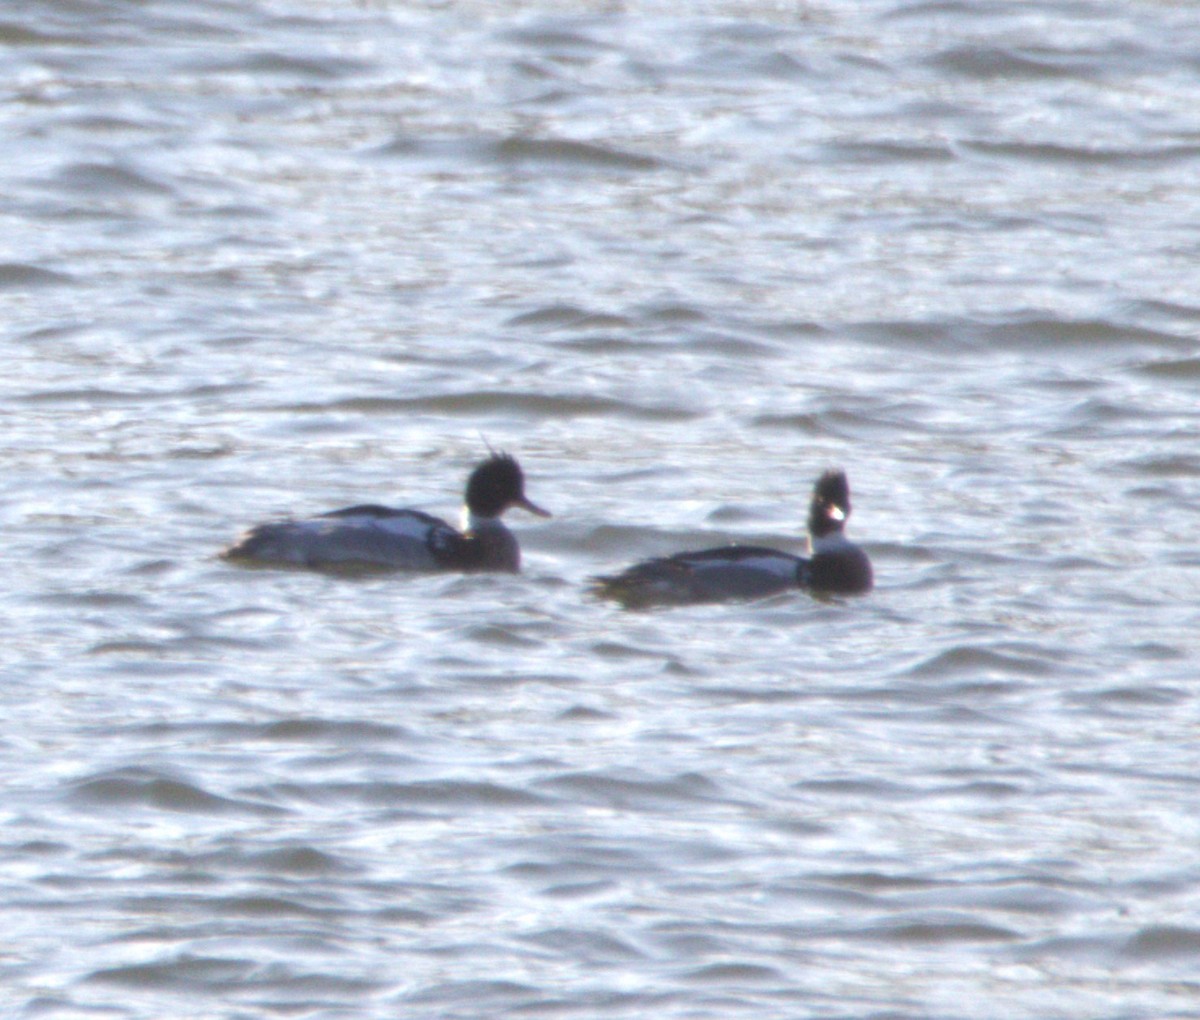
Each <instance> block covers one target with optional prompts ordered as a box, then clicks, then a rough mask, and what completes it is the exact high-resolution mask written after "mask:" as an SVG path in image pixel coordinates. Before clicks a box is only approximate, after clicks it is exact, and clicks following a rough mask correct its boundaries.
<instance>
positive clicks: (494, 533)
mask: <svg viewBox="0 0 1200 1020" xmlns="http://www.w3.org/2000/svg"><path fill="white" fill-rule="evenodd" d="M513 507H519V508H520V509H522V510H525V511H527V512H528V513H531V514H534V515H535V516H537V517H549V516H551V514H550V511H549V510H544V509H542V507H540V506H538V505H537V504H536V503H534V502H532V501H531V500H530V499H529V498H528V497H526V495H525V475H524V472H522V470H521V465H520V464H518V463H517V460H516V458H515V457H513V456H511V455H509V454H507V453H503V452H499V453H498V452H494V451H493V452H491V455H490V456H489V457H488V458H487V459H486V460H484V461H483V462H482V463H480V464H478V465H476V467H475V468H474V469H473V470H472V471H471V474H470V476H469V477H468V479H467V488H466V498H465V505H464V507H463V512H462V529H461V530H459V529H458V528H455V527H453V526H452V525H450V524H448V523H446V521H444V520H442V519H441V518H440V517H435V516H433V515H432V514H428V513H425V512H424V511H421V510H408V509H402V510H397V509H393V508H391V507H386V506H378V505H376V504H365V505H362V506H351V507H346V508H345V509H344V510H333V511H330V512H329V513H324V514H320V515H318V516H316V517H308V518H302V519H298V520H285V521H278V522H275V523H270V524H260V525H258V526H257V527H254V528H251V529H250V530H249V531H247V532H246V533H245V534H244V535H243V536H242V537H241V538H239V539H238V541H236V542H235V543H234V544H233V545H232V546H230V547H229V548H228V549H225V550H224V551H223V552H222V553H221V556H222V558H224V559H226V560H229V561H232V562H236V563H243V564H251V565H255V564H256V565H274V566H298V567H308V568H311V569H315V570H347V569H351V570H352V569H363V568H366V569H371V568H375V569H382V570H408V571H426V572H431V571H460V572H466V573H471V572H484V571H490V572H497V573H504V572H507V573H517V572H518V571H519V570H520V569H521V549H520V546H519V545H518V544H517V539H516V536H514V535H513V533H512V532H511V531H509V530H508V528H507V527H506V526H505V525H504V522H503V521H502V520H501V517H502V516H503V515H504V513H505V512H506V511H507V510H510V509H512V508H513Z"/></svg>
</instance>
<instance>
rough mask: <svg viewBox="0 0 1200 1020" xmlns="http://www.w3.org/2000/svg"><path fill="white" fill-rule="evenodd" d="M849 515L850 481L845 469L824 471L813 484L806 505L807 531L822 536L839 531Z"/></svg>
mask: <svg viewBox="0 0 1200 1020" xmlns="http://www.w3.org/2000/svg"><path fill="white" fill-rule="evenodd" d="M849 516H850V483H849V482H848V481H846V472H845V471H836V470H833V471H826V472H825V473H824V474H823V475H821V477H820V478H818V479H817V484H816V485H814V486H813V494H812V502H811V503H810V504H809V507H808V533H809V534H810V535H811V536H812V537H813V538H823V537H824V536H825V535H832V534H834V533H836V532H839V531H841V530H842V528H844V527H845V526H846V519H847V518H848V517H849Z"/></svg>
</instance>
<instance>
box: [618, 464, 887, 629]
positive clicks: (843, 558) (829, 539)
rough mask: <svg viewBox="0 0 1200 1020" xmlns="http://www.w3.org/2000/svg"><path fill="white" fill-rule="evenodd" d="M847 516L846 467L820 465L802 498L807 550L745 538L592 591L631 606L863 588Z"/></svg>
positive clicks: (628, 573) (651, 563)
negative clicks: (808, 498) (807, 498)
mask: <svg viewBox="0 0 1200 1020" xmlns="http://www.w3.org/2000/svg"><path fill="white" fill-rule="evenodd" d="M849 516H850V483H849V482H848V481H847V480H846V473H845V472H844V471H837V470H831V471H826V472H825V473H824V474H822V475H821V477H820V478H818V479H817V482H816V485H814V486H813V494H812V502H811V503H810V504H809V510H808V548H809V553H810V555H809V557H807V558H805V557H802V556H792V555H791V554H789V553H785V552H780V551H778V550H777V549H769V548H765V547H762V546H751V545H730V546H726V547H724V548H719V549H704V550H701V551H698V552H684V553H676V554H675V555H674V556H662V557H658V558H656V559H652V560H645V561H643V562H642V563H635V564H634V565H633V566H632V567H628V568H627V569H625V570H623V571H622V572H621V573H619V574H615V575H612V576H608V577H598V578H596V587H595V590H596V592H597V593H598V594H600V595H603V596H606V597H608V598H612V599H616V600H617V601H619V602H622V603H624V604H625V605H626V606H630V607H633V608H643V607H647V606H654V605H686V604H689V603H697V602H721V601H725V600H727V599H753V598H763V597H764V596H767V595H775V594H777V593H779V592H783V591H787V590H788V589H789V588H808V589H811V590H812V591H816V592H824V593H828V594H836V595H861V594H865V593H866V592H869V591H870V590H871V588H872V586H873V584H874V575H873V572H872V570H871V561H870V560H869V559H868V558H867V554H866V553H865V552H864V551H863V550H862V549H861V548H859V547H858V546H857V545H855V544H854V543H853V542H851V541H850V540H849V539H848V538H847V537H846V535H845V526H846V520H847V518H849Z"/></svg>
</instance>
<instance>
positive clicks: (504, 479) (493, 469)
mask: <svg viewBox="0 0 1200 1020" xmlns="http://www.w3.org/2000/svg"><path fill="white" fill-rule="evenodd" d="M514 506H519V507H520V508H521V509H522V510H528V511H529V512H530V513H531V514H537V515H538V516H539V517H549V516H550V511H549V510H543V509H542V508H541V507H540V506H538V505H537V504H536V503H532V502H530V501H529V500H528V499H526V498H525V474H524V472H522V470H521V465H520V464H518V463H517V459H516V458H515V457H512V456H510V455H509V454H507V453H493V454H492V455H491V456H490V457H488V459H487V460H485V461H484V462H483V463H482V464H480V465H479V466H478V467H476V468H475V470H474V471H472V472H471V477H470V478H468V479H467V509H468V510H469V511H470V512H471V514H472V515H473V516H475V517H499V516H500V515H501V514H502V513H504V511H505V510H507V509H509V508H510V507H514Z"/></svg>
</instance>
